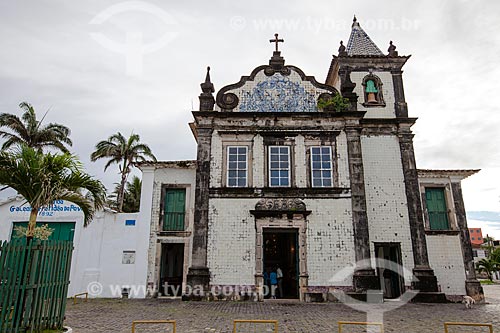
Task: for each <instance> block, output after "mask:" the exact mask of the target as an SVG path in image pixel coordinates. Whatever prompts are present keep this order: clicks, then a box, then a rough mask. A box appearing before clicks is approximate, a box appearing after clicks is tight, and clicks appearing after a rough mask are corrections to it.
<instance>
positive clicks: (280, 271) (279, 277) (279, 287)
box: [276, 266, 283, 298]
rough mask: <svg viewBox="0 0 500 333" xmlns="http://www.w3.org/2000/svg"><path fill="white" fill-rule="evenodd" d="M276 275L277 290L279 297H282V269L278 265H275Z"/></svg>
mask: <svg viewBox="0 0 500 333" xmlns="http://www.w3.org/2000/svg"><path fill="white" fill-rule="evenodd" d="M276 277H277V278H278V292H279V295H280V298H283V271H282V270H281V268H280V266H276Z"/></svg>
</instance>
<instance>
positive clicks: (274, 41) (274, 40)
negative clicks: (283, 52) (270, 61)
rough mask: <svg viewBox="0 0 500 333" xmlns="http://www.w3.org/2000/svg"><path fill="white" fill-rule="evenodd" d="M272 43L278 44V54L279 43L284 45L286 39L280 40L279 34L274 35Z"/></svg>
mask: <svg viewBox="0 0 500 333" xmlns="http://www.w3.org/2000/svg"><path fill="white" fill-rule="evenodd" d="M269 42H270V43H275V44H276V52H278V43H284V42H285V40H284V39H281V38H280V39H278V34H274V39H270V40H269Z"/></svg>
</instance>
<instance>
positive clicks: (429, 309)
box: [66, 285, 500, 333]
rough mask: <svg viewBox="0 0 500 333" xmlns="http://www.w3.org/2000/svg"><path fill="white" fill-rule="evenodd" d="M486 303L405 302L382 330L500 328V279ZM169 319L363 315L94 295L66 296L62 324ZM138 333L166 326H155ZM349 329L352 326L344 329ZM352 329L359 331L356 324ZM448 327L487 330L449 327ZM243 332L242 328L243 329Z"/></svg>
mask: <svg viewBox="0 0 500 333" xmlns="http://www.w3.org/2000/svg"><path fill="white" fill-rule="evenodd" d="M484 289H485V294H486V300H487V304H479V305H476V306H474V307H473V308H472V309H470V310H467V309H465V307H464V305H463V304H406V305H404V306H402V307H400V308H398V309H395V310H393V311H390V312H387V313H386V314H385V316H384V322H385V326H386V327H385V331H386V332H418V333H427V332H429V333H430V332H432V333H436V332H443V331H444V330H443V322H445V321H466V322H484V323H492V324H493V325H494V330H495V332H500V285H493V286H484ZM145 319H150V320H151V319H170V320H176V321H177V332H179V333H190V332H193V333H194V332H197V333H199V332H201V333H226V332H227V333H229V332H232V321H233V320H234V319H276V320H278V321H279V332H307V333H312V332H337V321H339V320H348V321H365V320H366V314H364V313H361V312H357V311H355V310H353V309H351V308H349V307H347V306H346V305H344V304H335V303H325V304H311V303H308V304H305V303H276V302H264V303H255V302H227V301H222V302H182V301H177V300H162V299H161V300H158V299H146V300H111V299H94V300H89V302H87V303H85V302H83V301H80V302H79V303H78V304H76V305H73V304H72V303H71V302H68V307H67V313H66V325H68V326H70V327H72V328H73V331H74V332H75V333H95V332H127V333H128V332H131V323H132V321H133V320H145ZM145 328H146V326H142V327H140V329H139V328H138V329H137V330H136V332H137V333H146V332H165V330H163V331H160V330H159V329H158V328H154V329H149V330H147V329H145ZM345 331H346V333H347V332H354V330H351V331H350V330H345ZM356 332H361V331H360V330H358V331H356ZM451 332H487V331H485V330H478V329H477V328H476V330H460V331H459V330H454V331H451ZM451 332H450V333H451ZM245 333H247V332H245Z"/></svg>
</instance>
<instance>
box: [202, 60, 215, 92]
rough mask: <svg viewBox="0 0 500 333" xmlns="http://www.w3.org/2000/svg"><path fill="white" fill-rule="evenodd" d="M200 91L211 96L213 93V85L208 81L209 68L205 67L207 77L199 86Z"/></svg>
mask: <svg viewBox="0 0 500 333" xmlns="http://www.w3.org/2000/svg"><path fill="white" fill-rule="evenodd" d="M201 91H203V93H205V94H212V93H214V92H215V89H214V85H213V83H212V82H211V81H210V66H208V67H207V76H206V77H205V82H203V83H202V84H201Z"/></svg>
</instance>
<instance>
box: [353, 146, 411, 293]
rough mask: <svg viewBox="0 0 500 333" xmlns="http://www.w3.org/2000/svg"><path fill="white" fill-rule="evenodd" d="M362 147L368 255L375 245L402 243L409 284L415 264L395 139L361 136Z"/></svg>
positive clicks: (401, 170)
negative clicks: (368, 235) (368, 243)
mask: <svg viewBox="0 0 500 333" xmlns="http://www.w3.org/2000/svg"><path fill="white" fill-rule="evenodd" d="M361 146H362V153H363V163H364V174H365V191H366V205H367V215H368V225H369V233H370V247H371V253H372V254H373V253H374V252H375V251H374V242H398V243H401V255H402V264H403V266H404V267H405V268H406V269H407V274H405V284H406V285H408V284H409V283H410V282H411V278H412V277H411V274H410V272H411V271H412V269H413V266H414V264H413V251H412V245H411V235H410V224H409V219H408V207H407V202H406V192H405V184H404V176H403V169H402V165H401V152H400V148H399V142H398V138H397V137H396V136H362V137H361ZM372 257H373V258H374V256H372Z"/></svg>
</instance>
